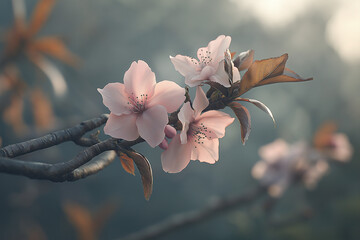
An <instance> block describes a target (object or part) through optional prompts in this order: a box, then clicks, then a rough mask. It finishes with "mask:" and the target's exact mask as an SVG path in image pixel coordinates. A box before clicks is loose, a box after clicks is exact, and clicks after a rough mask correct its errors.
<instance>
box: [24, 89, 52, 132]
mask: <svg viewBox="0 0 360 240" xmlns="http://www.w3.org/2000/svg"><path fill="white" fill-rule="evenodd" d="M30 94H31V95H30V101H31V104H32V112H33V116H34V122H35V125H36V127H38V128H39V129H49V128H51V127H52V126H53V125H54V123H55V117H54V112H53V109H52V106H51V102H50V101H49V99H48V98H47V97H46V95H45V94H44V92H43V91H42V90H41V89H40V88H37V89H35V90H33V91H32V92H31V93H30Z"/></svg>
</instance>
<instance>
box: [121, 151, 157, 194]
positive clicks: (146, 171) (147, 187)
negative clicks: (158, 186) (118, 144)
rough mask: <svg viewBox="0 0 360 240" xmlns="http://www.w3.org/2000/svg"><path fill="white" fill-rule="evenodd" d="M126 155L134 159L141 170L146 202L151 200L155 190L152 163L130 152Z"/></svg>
mask: <svg viewBox="0 0 360 240" xmlns="http://www.w3.org/2000/svg"><path fill="white" fill-rule="evenodd" d="M126 154H127V155H128V156H129V157H130V158H132V159H133V160H134V162H135V164H136V167H137V168H138V169H139V172H140V175H141V181H142V184H143V188H144V196H145V199H146V200H149V199H150V196H151V193H152V190H153V175H152V169H151V165H150V162H149V161H148V160H147V158H146V157H145V156H143V155H142V154H140V153H138V152H135V151H132V150H129V151H126Z"/></svg>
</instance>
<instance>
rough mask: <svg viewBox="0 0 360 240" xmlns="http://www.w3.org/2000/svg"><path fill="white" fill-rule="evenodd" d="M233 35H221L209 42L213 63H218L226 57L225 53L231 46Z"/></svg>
mask: <svg viewBox="0 0 360 240" xmlns="http://www.w3.org/2000/svg"><path fill="white" fill-rule="evenodd" d="M230 43H231V37H230V36H225V35H220V36H218V37H217V38H216V39H215V40H213V41H211V42H209V45H208V49H209V52H210V58H212V59H213V60H212V61H213V63H214V64H217V63H218V62H220V61H221V60H222V59H224V53H225V51H226V49H228V48H229V47H230Z"/></svg>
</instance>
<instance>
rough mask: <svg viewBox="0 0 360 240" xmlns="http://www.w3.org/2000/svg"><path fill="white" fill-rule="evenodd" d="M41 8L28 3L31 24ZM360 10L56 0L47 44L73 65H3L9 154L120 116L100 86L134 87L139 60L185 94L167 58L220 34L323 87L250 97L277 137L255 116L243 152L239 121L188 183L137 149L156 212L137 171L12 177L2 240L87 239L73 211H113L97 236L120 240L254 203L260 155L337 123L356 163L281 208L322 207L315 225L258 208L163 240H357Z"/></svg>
mask: <svg viewBox="0 0 360 240" xmlns="http://www.w3.org/2000/svg"><path fill="white" fill-rule="evenodd" d="M15 2H16V1H15ZM37 2H38V1H37V0H26V1H25V5H26V7H25V8H26V13H27V16H26V19H29V18H30V16H31V13H32V11H33V10H34V8H35V6H36V4H37ZM359 12H360V2H359V1H357V0H346V1H341V0H330V1H325V0H320V1H316V2H314V1H310V0H301V1H285V0H268V1H266V0H259V1H251V0H223V1H216V0H191V1H190V0H183V1H166V0H150V1H134V0H103V1H96V0H86V1H80V0H61V1H56V3H55V5H54V7H53V10H52V12H51V14H50V15H49V17H48V19H47V21H46V22H45V23H44V25H43V26H42V28H41V29H40V30H39V32H38V33H36V37H38V38H40V37H41V36H50V35H55V36H58V37H59V38H60V39H61V41H62V43H63V44H64V45H66V47H67V49H68V50H69V52H67V55H66V56H67V57H65V58H61V57H60V58H59V57H58V58H56V57H55V58H51V57H46V59H47V60H46V62H45V63H44V62H42V63H43V64H41V63H39V61H40V60H39V58H38V60H39V61H38V62H37V63H36V60H34V59H35V58H33V59H32V61H33V62H35V65H34V64H33V63H32V62H31V59H30V61H29V59H27V57H26V56H25V57H20V58H17V59H16V60H15V61H14V63H16V65H15V66H14V65H12V66H10V67H9V66H6V67H5V64H3V65H2V66H1V73H2V74H4V72H5V71H7V76H8V75H11V76H12V77H13V78H16V79H17V80H16V81H15V80H14V81H15V82H17V84H13V82H14V81H10V80H8V79H10V77H4V75H3V76H2V78H1V80H0V101H1V102H0V111H1V112H0V114H1V115H0V139H1V141H0V142H2V143H1V144H2V145H3V146H6V145H8V144H12V143H16V142H19V141H22V140H26V139H30V138H33V137H36V136H41V135H43V134H44V133H47V132H49V131H52V130H57V129H61V128H66V127H70V126H73V125H74V124H77V123H79V122H80V121H82V120H86V119H90V118H92V117H96V116H98V115H100V114H102V113H108V110H107V109H106V108H105V106H103V104H102V99H101V96H100V94H99V93H98V92H97V91H96V89H97V88H103V87H104V86H105V85H106V84H107V83H109V82H117V81H120V82H122V78H123V75H124V72H125V71H126V70H127V69H128V68H129V66H130V64H131V62H132V61H136V60H138V59H142V60H145V61H146V62H147V63H148V64H149V66H150V67H151V68H152V70H153V71H154V72H155V74H156V78H157V81H161V80H165V79H166V80H172V81H175V82H177V83H178V84H179V85H181V86H183V87H185V85H184V81H183V77H182V76H181V75H180V74H179V73H178V72H176V71H175V69H174V67H173V65H172V64H171V62H170V60H169V55H172V56H174V55H176V54H182V55H188V56H194V57H195V56H196V51H197V49H198V48H199V47H204V46H207V44H208V42H209V41H211V40H213V39H215V38H216V37H217V36H218V35H221V34H225V35H230V36H231V37H232V42H231V45H230V47H231V51H235V52H237V53H240V52H242V51H246V50H248V49H254V50H255V59H263V58H269V57H276V56H280V55H282V54H283V53H288V54H289V60H288V62H287V66H288V67H289V68H291V69H292V70H294V71H295V72H297V73H298V74H300V75H301V76H302V77H304V78H308V77H313V78H314V80H313V81H311V82H306V83H283V84H274V85H269V86H264V87H260V88H255V89H252V90H251V91H249V92H248V93H246V94H245V95H244V97H248V98H254V99H257V100H259V101H262V102H263V103H265V104H266V105H267V106H268V107H269V108H270V109H271V110H272V112H273V114H274V117H275V119H276V122H277V127H276V128H274V127H273V123H272V121H271V119H270V118H269V117H268V116H267V115H266V114H265V113H263V112H262V111H260V110H259V109H257V108H255V107H254V106H252V105H251V106H250V105H249V106H248V109H249V111H250V114H251V117H252V131H251V134H250V137H249V139H248V141H247V142H246V144H245V146H243V145H242V144H241V138H240V128H239V123H238V122H237V121H236V122H234V124H232V125H231V126H230V127H229V128H228V129H227V132H226V136H225V137H224V138H223V139H221V141H220V142H221V143H220V159H219V161H218V162H217V163H216V164H214V165H208V164H204V163H199V162H198V161H192V162H191V163H190V164H189V166H188V167H187V168H186V169H185V170H183V171H182V172H181V173H179V174H167V173H165V172H164V171H163V170H162V168H161V162H160V154H161V150H160V149H158V148H156V149H152V148H150V147H149V146H147V145H146V144H139V145H137V146H136V149H137V150H138V151H139V152H141V153H142V154H144V155H145V156H146V157H147V158H148V159H149V161H150V162H151V164H152V167H153V174H154V191H153V194H152V196H151V199H150V201H148V202H147V201H146V200H145V199H144V197H143V191H142V185H141V180H140V176H139V174H138V172H137V171H136V176H135V177H134V176H132V175H130V174H128V173H126V172H125V171H124V170H123V169H122V167H121V164H120V161H117V160H115V161H114V162H113V163H112V164H111V165H110V166H109V167H107V168H106V169H104V170H103V171H101V172H99V173H98V174H96V175H93V176H90V177H88V178H86V179H84V180H80V181H77V182H70V183H67V182H66V183H52V182H48V181H38V180H29V179H27V178H24V177H19V176H11V175H6V174H0V194H1V197H0V239H76V238H77V234H78V233H79V232H80V231H81V229H79V227H76V226H74V224H72V222H71V220H70V219H71V217H70V216H69V213H68V212H69V211H67V209H69V206H71V207H73V208H75V209H77V210H78V211H80V209H81V210H82V211H85V212H87V213H91V214H95V213H96V212H99V211H100V213H101V211H103V212H104V211H105V212H106V211H108V210H109V209H111V211H110V212H111V214H108V218H106V221H105V220H104V224H103V227H102V228H101V230H99V231H100V235H99V238H100V239H115V238H119V237H122V236H125V235H127V234H130V233H132V232H135V231H138V230H140V229H142V228H144V227H146V226H149V225H151V224H154V223H156V222H159V221H161V220H163V219H165V218H166V217H167V216H170V215H172V214H175V213H180V212H184V211H189V210H193V209H198V208H201V207H203V206H204V205H205V204H206V203H208V202H209V201H210V200H211V199H213V198H214V197H217V196H220V197H221V196H235V195H239V194H242V193H245V192H247V191H248V190H251V189H253V188H254V187H256V186H257V184H258V183H257V181H256V180H254V179H253V178H252V176H251V168H252V167H253V165H254V164H255V163H256V162H257V161H258V160H259V158H260V157H259V155H258V152H257V151H258V149H259V147H261V146H263V145H265V144H267V143H269V142H271V141H273V140H275V139H276V138H279V137H281V138H283V139H285V140H286V141H288V142H290V143H293V142H296V141H298V140H305V141H308V142H309V143H311V141H312V136H313V134H314V132H315V131H316V129H317V128H318V127H319V126H320V125H321V124H322V123H323V122H325V121H329V120H332V121H335V122H336V123H337V124H338V129H339V131H340V132H343V133H345V134H346V135H347V136H348V137H349V139H350V142H351V143H352V145H353V147H354V155H353V157H352V160H351V161H350V162H349V163H347V164H331V167H330V171H329V172H328V173H327V174H326V175H325V176H324V177H323V178H322V179H321V180H320V182H319V183H318V186H317V188H315V189H314V190H312V191H308V190H306V189H305V188H304V187H302V186H301V185H299V186H294V187H291V188H290V189H288V190H287V191H286V192H285V193H284V195H283V197H282V198H280V199H279V200H278V201H277V205H276V206H275V209H274V210H273V211H274V212H273V215H274V217H284V218H286V216H288V215H292V214H294V213H296V212H298V211H301V210H302V209H307V208H309V207H310V208H311V209H312V212H313V216H312V218H311V219H309V220H307V221H300V222H296V223H292V224H286V225H284V226H277V227H274V226H272V225H270V224H268V221H269V219H268V217H266V216H265V214H264V212H263V210H262V209H263V203H262V202H261V201H260V202H256V203H254V204H252V205H251V206H247V207H244V208H239V209H235V210H234V211H231V212H230V213H227V214H223V215H220V216H218V217H216V218H214V219H210V220H209V221H207V222H204V223H201V224H198V225H194V226H191V227H189V228H185V229H182V230H180V231H177V232H174V233H172V234H170V235H168V236H165V237H163V238H162V239H325V238H326V239H328V240H330V239H359V238H360V230H359V228H358V223H359V221H360V189H359V183H360V175H359V171H360V160H359V152H358V146H359V144H360V126H359V122H360V107H359V106H360V94H359V91H360V77H359V76H360V14H359ZM13 26H14V12H13V5H12V1H10V0H6V1H1V2H0V33H1V39H2V40H6V37H5V36H6V33H7V32H8V30H9V29H10V28H12V27H13ZM6 46H7V44H6V42H4V41H2V42H1V43H0V52H1V53H0V54H1V55H0V56H4V55H6V48H7V47H6ZM67 63H68V64H67ZM36 64H38V66H40V67H37V66H36ZM49 64H50V67H49ZM41 66H42V67H43V68H42V69H47V70H48V71H47V75H44V73H43V72H44V70H43V71H41ZM44 66H47V68H46V67H44ZM54 68H56V69H55V70H54ZM45 72H46V70H45ZM58 73H61V75H62V77H61V76H59V75H58ZM54 74H55V75H54ZM49 75H50V76H52V77H53V79H59V78H61V79H62V78H63V79H64V80H65V81H66V85H65V88H64V85H61V86H57V87H56V86H55V87H54V86H53V85H52V84H51V81H49V77H48V76H49ZM4 79H7V80H4ZM59 81H60V82H61V80H59ZM14 86H16V87H14ZM66 86H67V87H66ZM19 89H20V90H19ZM54 89H55V90H54ZM56 89H57V90H56ZM66 89H67V90H66ZM10 93H11V94H10ZM39 109H41V110H39ZM229 113H230V112H229ZM103 137H104V136H103ZM80 150H81V148H80V147H77V146H74V144H71V143H65V144H63V145H61V146H58V147H55V148H51V149H48V150H45V151H42V152H40V153H33V154H28V155H26V156H24V157H23V159H29V160H38V161H44V162H59V161H64V160H67V159H70V158H71V157H73V156H74V155H75V154H76V153H77V152H78V151H80ZM69 204H70V205H69ZM71 204H72V205H71ZM99 209H100V210H99ZM104 209H105V210H104ZM106 209H107V210H106ZM74 211H75V210H74ZM85 215H86V214H85ZM86 216H87V215H86ZM84 221H85V220H84Z"/></svg>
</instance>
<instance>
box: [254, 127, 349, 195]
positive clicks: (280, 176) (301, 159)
mask: <svg viewBox="0 0 360 240" xmlns="http://www.w3.org/2000/svg"><path fill="white" fill-rule="evenodd" d="M322 135H323V134H322ZM322 139H324V137H323V136H322ZM316 142H318V141H315V143H316ZM322 142H323V143H322V144H321V145H322V146H321V147H319V146H316V145H318V144H314V146H310V145H309V144H307V143H306V142H305V141H300V142H297V143H294V144H291V145H290V144H288V143H287V142H285V141H284V140H283V139H277V140H275V141H274V142H272V143H270V144H267V145H265V146H263V147H261V148H260V149H259V155H260V157H261V159H262V160H260V161H259V162H257V163H256V164H255V165H254V167H253V169H252V175H253V177H254V178H255V179H258V180H259V181H260V184H261V185H263V186H265V187H266V188H267V189H268V193H269V195H271V196H273V197H280V196H281V195H282V194H283V192H284V191H285V190H286V189H287V188H288V187H289V186H290V185H291V184H293V183H297V182H302V183H303V184H304V185H305V187H306V188H308V189H313V188H314V187H315V186H316V185H317V182H318V181H319V180H320V179H321V178H322V177H323V176H324V175H325V174H326V172H327V171H328V170H329V160H334V161H338V162H347V161H349V160H350V159H351V156H352V153H353V149H352V146H351V144H350V142H349V140H348V138H347V137H346V135H345V134H343V133H332V134H331V135H329V136H327V139H326V142H325V143H324V141H322Z"/></svg>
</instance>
